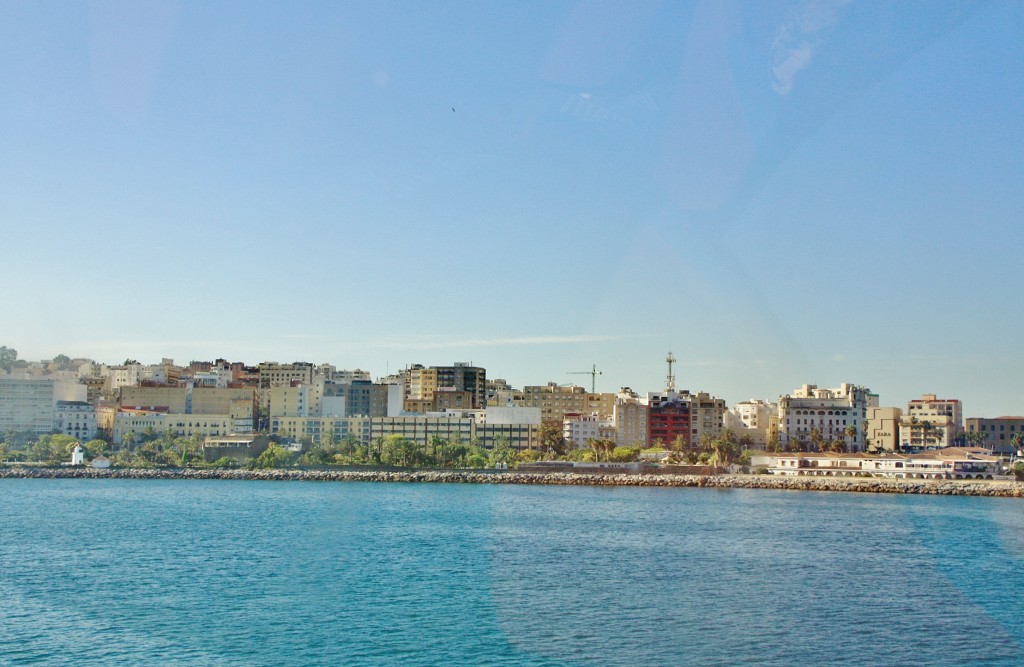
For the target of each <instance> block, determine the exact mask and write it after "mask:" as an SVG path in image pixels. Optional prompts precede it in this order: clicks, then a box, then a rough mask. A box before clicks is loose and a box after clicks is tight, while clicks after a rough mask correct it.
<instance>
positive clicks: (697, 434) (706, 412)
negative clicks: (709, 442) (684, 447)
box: [679, 391, 725, 446]
mask: <svg viewBox="0 0 1024 667" xmlns="http://www.w3.org/2000/svg"><path fill="white" fill-rule="evenodd" d="M679 396H680V398H681V399H684V400H685V399H687V398H688V399H689V401H690V443H691V446H693V445H694V444H699V443H700V441H701V438H702V437H703V436H704V434H708V435H710V436H711V437H713V438H717V437H718V436H719V435H721V433H722V431H723V430H724V429H725V400H724V399H721V398H715V397H714V396H712V395H710V394H708V393H707V392H703V391H701V392H697V393H696V394H691V393H690V392H688V391H684V392H680V394H679Z"/></svg>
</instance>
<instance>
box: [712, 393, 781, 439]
mask: <svg viewBox="0 0 1024 667" xmlns="http://www.w3.org/2000/svg"><path fill="white" fill-rule="evenodd" d="M723 424H724V426H725V428H727V429H729V430H730V431H732V432H733V433H735V434H736V436H737V438H740V439H742V438H744V436H745V437H747V438H749V439H750V442H751V443H752V446H753V447H755V448H757V449H764V448H766V447H767V446H768V443H769V442H771V441H772V439H773V438H774V437H776V436H777V435H778V433H779V405H778V403H772V402H771V401H765V400H761V399H756V398H752V399H750V400H749V401H742V402H740V403H737V404H736V405H734V406H733V407H732V408H731V409H729V410H727V411H726V412H725V415H724V417H723Z"/></svg>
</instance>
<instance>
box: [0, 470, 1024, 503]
mask: <svg viewBox="0 0 1024 667" xmlns="http://www.w3.org/2000/svg"><path fill="white" fill-rule="evenodd" d="M4 478H6V479H11V478H29V479H182V480H203V479H219V480H253V481H306V482H405V483H439V484H445V483H447V484H539V485H558V486H644V487H702V488H712V489H774V490H791V491H841V492H852V493H904V494H919V495H953V496H990V497H1001V498H1024V482H1015V481H1006V480H995V481H991V480H948V479H947V480H942V479H940V480H925V479H883V478H874V477H866V478H865V477H847V478H836V477H787V476H775V475H640V474H593V473H584V474H579V473H562V472H550V473H534V472H531V473H522V472H516V471H500V472H499V471H482V470H351V469H349V470H296V469H273V470H210V469H202V470H200V469H191V468H184V469H183V468H152V469H149V468H111V469H105V470H101V469H93V468H71V467H66V468H41V467H39V468H36V467H23V466H12V467H9V468H0V479H4Z"/></svg>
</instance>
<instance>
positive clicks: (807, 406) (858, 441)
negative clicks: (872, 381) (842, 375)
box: [778, 383, 878, 452]
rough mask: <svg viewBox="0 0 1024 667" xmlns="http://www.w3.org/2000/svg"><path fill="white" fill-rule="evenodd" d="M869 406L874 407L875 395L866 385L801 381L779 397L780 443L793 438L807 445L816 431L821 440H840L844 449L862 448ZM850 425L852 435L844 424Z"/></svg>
mask: <svg viewBox="0 0 1024 667" xmlns="http://www.w3.org/2000/svg"><path fill="white" fill-rule="evenodd" d="M869 407H878V395H877V394H873V393H871V390H869V389H868V388H867V387H861V386H858V385H854V384H849V383H844V384H842V385H840V386H839V387H837V388H835V389H819V388H818V386H817V385H813V384H805V385H803V386H802V387H800V388H799V389H796V390H794V391H793V392H792V393H791V394H786V395H785V396H781V397H779V412H778V414H779V437H780V440H781V442H782V444H783V446H786V445H787V444H789V443H791V442H793V441H796V442H798V443H800V444H801V446H802V447H804V448H807V447H810V441H811V439H812V438H813V434H814V433H815V432H817V433H818V434H819V435H820V436H821V438H822V439H823V440H825V441H842V442H843V443H844V446H845V448H846V450H847V451H855V452H859V451H863V450H864V431H863V428H862V425H863V423H864V421H865V420H866V419H867V411H868V408H869ZM850 426H852V427H853V428H852V431H851V432H852V437H851V435H850V434H849V433H848V432H847V427H850Z"/></svg>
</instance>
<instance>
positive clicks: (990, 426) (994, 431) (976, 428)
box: [965, 417, 1024, 456]
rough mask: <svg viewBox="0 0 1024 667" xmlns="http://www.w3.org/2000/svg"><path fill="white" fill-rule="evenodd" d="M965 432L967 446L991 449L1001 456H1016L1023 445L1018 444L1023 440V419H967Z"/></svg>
mask: <svg viewBox="0 0 1024 667" xmlns="http://www.w3.org/2000/svg"><path fill="white" fill-rule="evenodd" d="M965 430H966V436H967V439H968V444H974V445H976V446H978V447H985V448H987V449H991V450H992V451H993V452H995V453H997V454H1000V455H1002V456H1012V455H1014V454H1017V450H1019V449H1021V446H1022V444H1024V443H1021V444H1018V443H1020V442H1021V440H1022V439H1024V417H996V418H995V419H986V418H985V417H968V418H967V423H966V429H965ZM1017 455H1018V456H1020V454H1017Z"/></svg>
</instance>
